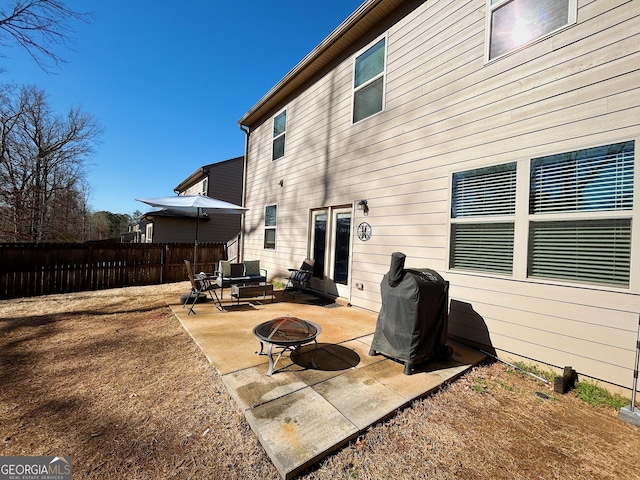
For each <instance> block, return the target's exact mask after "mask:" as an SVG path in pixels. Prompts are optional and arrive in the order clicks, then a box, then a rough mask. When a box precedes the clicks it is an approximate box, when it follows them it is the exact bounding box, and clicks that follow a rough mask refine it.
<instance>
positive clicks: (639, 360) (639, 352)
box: [629, 314, 640, 412]
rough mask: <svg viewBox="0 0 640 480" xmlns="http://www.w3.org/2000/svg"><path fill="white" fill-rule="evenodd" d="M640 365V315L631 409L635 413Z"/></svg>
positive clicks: (639, 318) (639, 317)
mask: <svg viewBox="0 0 640 480" xmlns="http://www.w3.org/2000/svg"><path fill="white" fill-rule="evenodd" d="M639 363H640V314H639V315H638V338H637V341H636V364H635V366H634V367H633V385H632V387H631V408H629V410H630V411H631V412H633V410H634V409H635V408H636V390H637V389H638V364H639Z"/></svg>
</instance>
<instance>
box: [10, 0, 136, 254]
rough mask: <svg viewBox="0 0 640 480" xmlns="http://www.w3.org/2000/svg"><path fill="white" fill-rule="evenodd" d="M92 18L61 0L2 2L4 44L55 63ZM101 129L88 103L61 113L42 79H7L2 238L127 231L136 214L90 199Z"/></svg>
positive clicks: (37, 239)
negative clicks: (89, 171) (94, 204)
mask: <svg viewBox="0 0 640 480" xmlns="http://www.w3.org/2000/svg"><path fill="white" fill-rule="evenodd" d="M6 7H8V8H6ZM87 19H88V16H87V14H83V13H78V12H74V11H72V10H70V9H69V8H67V7H66V6H65V4H64V2H61V1H58V0H14V1H13V2H12V4H11V5H8V6H3V7H0V48H1V47H5V46H9V45H11V44H17V45H19V46H20V47H22V48H23V49H24V50H26V52H27V53H28V54H29V55H30V56H31V58H32V59H33V60H34V61H35V62H36V63H37V64H38V65H39V66H40V67H41V68H43V69H44V70H48V68H49V65H50V64H53V65H55V66H60V64H61V63H63V62H64V60H63V59H62V57H61V56H60V55H59V54H58V53H57V52H56V48H55V47H56V46H57V45H61V44H62V45H66V44H67V43H69V41H71V39H72V36H71V35H72V33H73V29H72V24H71V21H77V20H80V21H86V20H87ZM0 56H3V55H2V53H1V51H0ZM101 133H102V129H101V127H100V126H99V124H98V122H97V120H96V119H95V118H94V117H93V116H92V115H91V114H89V113H87V112H84V111H82V110H81V109H80V108H77V107H73V108H70V109H69V111H68V112H66V113H64V114H60V113H57V112H55V111H54V110H53V109H52V107H51V105H50V103H49V101H48V99H47V94H46V92H45V91H44V90H42V89H41V88H38V87H37V86H35V85H22V86H17V85H13V84H0V242H32V243H43V242H83V241H87V240H101V239H105V238H114V237H116V238H117V237H119V235H120V234H121V233H124V232H125V231H126V230H127V226H128V224H129V223H131V222H132V220H133V219H132V218H131V216H129V215H126V214H113V213H111V212H91V211H90V209H89V206H88V192H89V187H88V185H87V183H86V167H87V162H88V160H89V158H90V157H91V155H92V154H93V153H94V149H95V148H96V147H97V145H98V144H99V140H100V136H101Z"/></svg>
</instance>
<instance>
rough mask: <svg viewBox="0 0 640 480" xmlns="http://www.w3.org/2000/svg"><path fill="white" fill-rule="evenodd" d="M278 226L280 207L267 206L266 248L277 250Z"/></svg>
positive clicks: (265, 216) (265, 214) (265, 212)
mask: <svg viewBox="0 0 640 480" xmlns="http://www.w3.org/2000/svg"><path fill="white" fill-rule="evenodd" d="M277 225H278V206H277V205H267V206H266V207H265V209H264V248H265V249H267V250H275V249H276V228H277Z"/></svg>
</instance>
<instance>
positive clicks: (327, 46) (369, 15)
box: [238, 0, 404, 127]
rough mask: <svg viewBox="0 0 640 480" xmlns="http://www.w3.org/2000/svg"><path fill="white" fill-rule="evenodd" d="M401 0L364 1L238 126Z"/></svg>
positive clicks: (269, 105) (317, 68) (309, 74)
mask: <svg viewBox="0 0 640 480" xmlns="http://www.w3.org/2000/svg"><path fill="white" fill-rule="evenodd" d="M403 1H404V0H365V2H364V3H362V5H360V7H358V9H357V10H356V11H355V12H353V13H352V14H351V15H350V16H349V17H348V18H347V19H346V20H345V21H344V22H342V23H341V24H340V25H339V26H338V27H337V28H336V29H335V30H334V31H333V32H331V33H330V34H329V36H327V37H326V38H325V39H324V40H323V41H322V43H320V44H319V45H318V46H317V47H316V48H314V49H313V50H312V51H311V52H310V53H309V54H308V55H307V56H306V57H304V58H303V59H302V61H301V62H300V63H298V65H296V66H295V67H294V68H293V69H292V70H291V71H290V72H289V73H287V74H286V75H285V76H284V77H283V78H282V79H281V80H280V81H279V82H278V83H276V84H275V85H274V86H273V88H271V90H269V91H268V92H267V93H266V94H265V95H264V96H263V97H262V98H261V99H260V100H259V101H258V103H256V104H255V105H254V106H253V107H251V109H250V110H249V111H248V112H247V113H245V114H244V115H243V116H242V118H241V119H240V120H238V124H239V125H244V126H248V127H251V126H252V125H253V124H255V123H256V122H258V121H259V120H260V119H261V118H263V117H264V116H265V115H266V114H267V113H268V112H270V111H271V110H273V109H274V108H276V106H277V105H278V104H280V103H281V102H283V101H284V99H285V98H286V97H287V96H288V95H290V94H291V93H293V92H294V91H295V90H296V89H298V88H299V87H300V86H301V85H303V84H304V83H305V82H306V81H308V80H309V79H310V78H311V77H313V75H315V74H316V73H317V72H318V71H320V70H321V69H322V68H323V67H324V66H326V65H327V64H328V63H329V62H331V61H333V60H334V59H336V58H337V57H338V56H339V55H341V54H342V53H343V52H344V51H345V50H346V49H347V48H348V47H350V46H351V45H353V43H355V42H356V41H357V40H358V39H359V38H361V37H362V36H363V35H365V34H366V33H367V32H368V31H369V30H370V28H371V27H372V25H375V24H377V23H378V22H379V21H380V18H381V17H383V16H386V15H388V14H389V13H390V12H392V11H393V10H395V9H396V8H398V7H399V6H400V5H401V4H402V3H403Z"/></svg>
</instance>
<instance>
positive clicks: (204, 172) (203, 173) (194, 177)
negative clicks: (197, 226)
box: [173, 156, 242, 193]
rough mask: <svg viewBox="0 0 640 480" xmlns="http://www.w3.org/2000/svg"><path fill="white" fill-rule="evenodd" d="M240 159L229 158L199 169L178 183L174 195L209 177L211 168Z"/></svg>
mask: <svg viewBox="0 0 640 480" xmlns="http://www.w3.org/2000/svg"><path fill="white" fill-rule="evenodd" d="M240 159H242V157H241V156H240V157H234V158H230V159H228V160H222V161H220V162H215V163H210V164H209V165H205V166H203V167H200V168H198V169H197V170H196V171H195V172H193V173H192V174H191V175H189V176H188V177H187V178H185V179H184V180H183V181H182V182H180V183H179V184H178V185H177V186H176V187H174V189H173V191H174V192H176V193H180V192H184V191H185V190H186V189H187V188H189V187H191V186H192V185H194V184H196V183H198V182H199V181H200V180H202V179H203V178H207V177H208V176H209V170H211V168H213V167H215V166H216V165H220V164H223V163H225V162H233V161H237V160H240Z"/></svg>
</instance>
